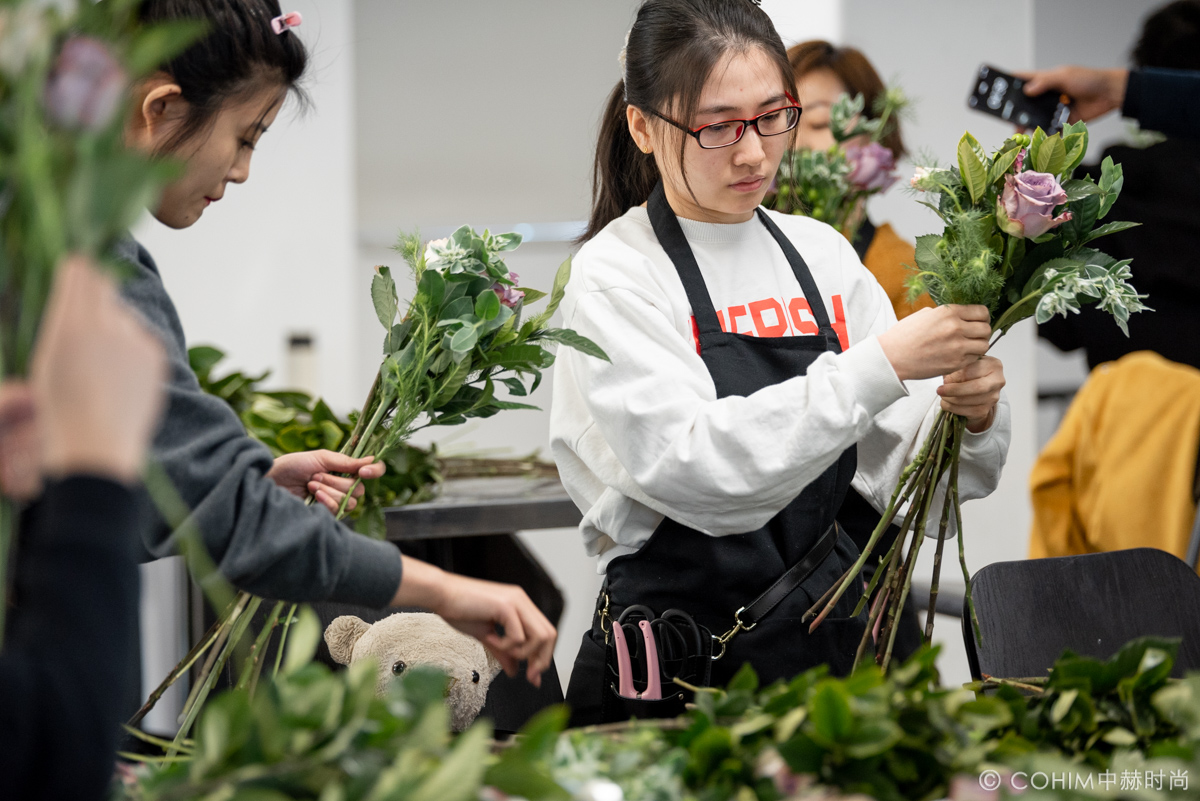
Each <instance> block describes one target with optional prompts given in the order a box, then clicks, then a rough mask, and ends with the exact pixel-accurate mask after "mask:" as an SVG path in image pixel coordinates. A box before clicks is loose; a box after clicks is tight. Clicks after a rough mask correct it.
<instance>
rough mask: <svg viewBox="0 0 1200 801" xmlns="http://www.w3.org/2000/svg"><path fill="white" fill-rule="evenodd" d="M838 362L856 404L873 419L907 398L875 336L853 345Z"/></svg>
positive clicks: (902, 385)
mask: <svg viewBox="0 0 1200 801" xmlns="http://www.w3.org/2000/svg"><path fill="white" fill-rule="evenodd" d="M837 363H838V370H839V372H841V373H842V374H843V375H845V376H846V378H847V380H848V381H849V383H850V385H851V387H853V389H854V396H855V398H856V399H857V400H858V403H859V404H860V405H862V406H863V408H865V409H866V410H867V412H868V413H869V414H871V415H872V416H874V415H876V414H878V413H879V412H881V411H883V410H884V409H886V408H887V407H889V406H891V405H892V404H893V403H895V402H896V401H898V400H900V399H901V398H903V397H905V396H907V395H908V390H907V389H906V388H905V386H904V382H903V381H901V380H900V379H899V378H898V377H897V376H896V370H895V369H894V368H893V367H892V363H891V362H889V361H888V358H887V355H886V354H884V352H883V346H882V345H880V344H879V339H878V338H876V337H867V338H866V339H864V340H862V341H861V342H859V343H857V344H855V345H852V346H851V347H850V348H849V349H848V350H846V351H844V352H843V353H841V354H840V355H839V356H838V357H837Z"/></svg>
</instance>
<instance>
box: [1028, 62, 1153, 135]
mask: <svg viewBox="0 0 1200 801" xmlns="http://www.w3.org/2000/svg"><path fill="white" fill-rule="evenodd" d="M1019 76H1020V77H1022V78H1024V79H1025V87H1024V91H1025V94H1027V95H1040V94H1042V93H1043V92H1052V91H1057V92H1062V93H1063V94H1065V95H1068V96H1069V97H1070V98H1071V118H1070V122H1078V121H1079V120H1084V121H1085V122H1086V121H1089V120H1094V119H1095V118H1096V117H1099V116H1101V115H1103V114H1107V113H1108V112H1110V111H1115V110H1117V109H1119V108H1121V106H1123V105H1124V104H1125V87H1126V86H1127V85H1128V84H1129V70H1122V69H1113V70H1098V69H1092V68H1090V67H1077V66H1062V67H1055V68H1053V69H1049V70H1040V71H1038V72H1028V73H1019Z"/></svg>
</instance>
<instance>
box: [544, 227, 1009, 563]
mask: <svg viewBox="0 0 1200 801" xmlns="http://www.w3.org/2000/svg"><path fill="white" fill-rule="evenodd" d="M768 213H769V214H771V216H772V219H773V220H774V221H775V222H776V224H778V225H779V227H780V229H782V231H783V233H784V234H785V235H786V236H787V237H788V238H789V239H790V240H791V241H792V243H793V244H794V245H795V247H796V250H797V251H799V252H800V254H801V255H802V256H803V257H804V259H805V261H806V262H807V264H808V267H809V270H810V271H811V272H812V275H813V278H814V279H815V281H816V284H817V287H818V288H819V289H820V292H821V296H822V298H823V299H824V301H825V306H826V310H827V313H828V315H829V319H830V320H831V321H832V323H833V327H834V329H835V330H836V331H837V333H838V336H839V337H840V339H841V344H842V351H843V352H842V353H840V354H834V353H824V354H822V355H821V356H820V357H818V358H817V360H816V361H815V362H813V364H812V365H810V366H809V368H808V372H807V374H806V375H804V376H797V377H795V378H791V379H788V380H787V381H784V382H782V383H779V384H776V385H774V386H769V387H766V388H764V389H762V390H759V391H758V392H755V393H754V394H752V395H750V396H748V397H727V398H722V399H720V400H718V399H717V395H716V389H715V387H714V385H713V381H712V378H711V376H710V375H709V372H708V368H707V367H705V365H704V362H703V361H702V360H701V358H700V356H699V355H698V353H697V350H696V341H695V336H694V334H693V320H692V311H691V304H690V303H689V302H688V298H687V294H686V293H685V291H684V288H683V284H682V282H681V281H680V279H679V275H678V273H677V272H676V270H675V267H674V265H673V264H672V263H671V260H670V259H669V258H668V256H667V254H666V252H665V251H664V250H663V249H662V247H661V246H660V245H659V243H658V239H657V237H656V236H655V235H654V230H653V228H651V226H650V219H649V216H648V215H647V212H646V209H645V208H641V207H639V208H633V209H630V210H629V211H628V212H627V213H626V214H625V215H624V216H622V217H621V218H619V219H617V220H614V221H613V222H612V223H610V224H609V225H608V226H607V227H605V228H604V230H603V231H601V232H600V233H599V234H598V235H596V237H595V238H593V239H592V240H591V241H590V242H588V243H587V244H586V245H584V246H583V248H581V249H580V251H579V253H578V255H576V257H575V259H574V264H573V267H572V274H571V281H570V283H569V284H568V286H567V292H566V297H565V298H564V299H563V303H562V306H561V310H562V314H563V321H564V325H565V326H566V327H568V328H572V329H574V330H576V331H578V332H579V333H580V334H583V335H584V336H586V337H588V338H590V339H592V340H593V341H594V342H596V343H597V344H598V345H599V346H600V347H601V348H603V349H604V351H605V352H606V353H607V354H608V356H609V358H610V359H612V362H611V363H608V362H605V361H602V360H600V359H595V358H592V357H589V356H584V355H581V354H579V353H578V352H577V351H574V350H568V349H565V348H563V349H561V350H560V351H559V355H558V360H557V362H556V365H555V368H554V398H553V402H552V406H551V414H550V445H551V452H552V454H553V456H554V460H555V461H556V462H557V463H558V468H559V473H560V475H561V477H562V481H563V485H564V486H565V487H566V489H567V492H568V493H569V494H570V495H571V498H572V499H574V501H575V503H576V504H577V505H578V506H579V508H580V510H581V511H582V512H583V514H584V517H583V522H582V523H581V524H580V532H581V533H582V534H583V540H584V546H585V547H586V549H587V552H588V553H589V554H591V555H594V556H597V557H599V559H598V570H599V572H601V573H603V572H604V571H605V569H606V567H607V565H608V563H609V562H610V561H611V560H612V559H614V558H615V557H617V556H620V555H622V554H627V553H632V552H633V551H636V550H637V549H638V548H639V547H641V546H642V545H643V544H644V543H645V542H646V541H647V540H648V539H649V538H650V535H651V534H653V532H654V530H655V528H657V527H658V525H659V523H660V522H662V520H663V517H664V516H667V517H670V518H671V519H673V520H676V521H678V522H680V523H683V524H684V525H686V526H689V527H690V528H693V529H696V530H697V531H701V532H703V533H705V534H709V535H712V536H723V535H726V534H741V533H745V532H748V531H754V530H756V529H758V528H760V527H762V526H763V525H764V524H766V523H767V521H769V520H770V519H771V518H772V517H774V516H775V515H776V514H777V513H778V512H779V511H780V510H782V509H783V508H784V507H785V506H787V504H788V503H790V502H791V500H792V499H793V498H795V497H796V496H797V495H799V494H800V491H801V490H803V489H804V488H805V487H806V486H807V485H808V484H809V483H810V482H812V481H813V480H814V479H815V478H817V477H818V476H819V475H820V474H821V473H822V472H824V471H825V469H826V468H828V467H829V466H830V465H831V464H833V463H834V462H835V461H836V460H837V458H838V456H839V455H840V454H841V453H842V451H844V450H845V449H846V448H848V447H849V446H851V445H853V444H855V443H857V444H858V470H857V472H856V473H855V476H854V481H853V487H854V488H855V489H856V490H858V491H859V492H860V493H861V494H862V495H863V497H864V498H866V499H867V500H868V501H869V502H870V503H871V505H872V506H874V507H875V508H876V509H877V510H880V511H882V510H883V509H884V508H886V506H887V504H888V501H889V500H890V498H891V494H892V491H893V489H894V488H895V484H896V481H897V479H898V478H899V475H900V471H901V470H903V468H904V467H905V466H906V465H907V464H908V462H909V461H910V460H911V458H912V457H913V456H915V455H916V452H917V451H918V450H919V449H920V447H921V444H922V443H923V441H924V438H925V435H926V433H927V432H928V430H929V428H930V426H931V425H932V424H933V419H934V416H935V414H936V412H937V410H938V408H940V404H939V402H938V400H939V399H938V396H937V395H936V388H937V386H938V385H939V384H940V383H941V379H940V378H939V379H930V380H925V381H909V382H906V383H902V382H901V381H900V380H899V379H898V378H897V377H896V373H895V371H894V370H893V369H892V366H891V363H890V362H888V360H887V358H886V356H884V353H883V348H882V347H880V345H879V341H878V339H877V338H876V337H877V336H878V335H879V334H880V333H882V332H883V331H885V330H887V329H888V328H889V327H890V326H892V325H894V324H895V323H896V316H895V313H894V312H893V310H892V304H891V303H890V302H889V301H888V298H887V295H886V294H884V291H883V288H882V287H880V286H879V283H878V282H877V281H876V280H875V278H874V276H872V275H871V273H870V272H868V271H867V269H866V268H865V267H863V265H862V263H861V262H860V261H859V259H858V256H857V254H856V253H855V252H854V249H853V248H852V247H851V246H850V244H849V243H848V242H847V241H846V239H845V238H844V237H843V236H842V235H841V234H839V233H838V232H837V231H835V230H834V229H833V228H831V227H830V226H828V225H826V224H824V223H821V222H817V221H816V220H813V219H811V218H808V217H799V216H792V215H784V214H777V213H775V212H768ZM679 223H680V225H681V226H682V227H683V231H684V234H685V235H686V236H687V239H688V242H689V243H690V245H691V247H692V251H693V252H694V254H695V256H696V261H697V263H698V264H699V265H700V271H701V273H702V274H703V275H704V281H705V283H706V284H707V285H708V291H709V294H710V296H711V299H712V302H713V306H714V307H715V308H716V309H717V315H718V318H719V320H720V322H721V325H722V327H724V328H725V330H727V331H728V330H733V331H736V332H738V333H743V334H752V335H754V336H795V335H797V334H803V335H811V334H816V333H817V326H816V323H815V322H814V321H813V317H812V314H811V313H810V312H809V310H808V309H809V307H808V302H807V301H806V300H805V298H804V294H803V292H802V290H801V289H800V286H799V283H798V282H797V280H796V277H795V274H794V273H793V272H792V269H791V267H790V265H789V264H788V262H787V259H786V257H785V256H784V255H783V251H782V250H781V249H780V247H779V245H778V244H777V243H776V242H775V240H774V239H773V238H772V237H771V235H770V233H769V232H768V231H767V229H766V228H765V227H764V226H763V224H762V223H761V222H759V220H758V219H757V218H754V219H751V220H749V221H747V222H744V223H738V224H733V225H719V224H713V223H701V222H696V221H694V220H686V219H683V218H680V219H679ZM1010 433H1011V416H1010V412H1009V408H1008V403H1007V401H1006V400H1005V399H1003V398H1001V401H1000V404H999V407H998V409H997V412H996V416H995V421H994V422H993V424H992V426H991V428H990V429H988V430H987V431H984V432H982V433H980V434H971V433H969V432H968V433H967V434H966V436H965V439H964V442H963V447H962V457H961V467H960V468H959V491H960V494H961V496H962V498H963V499H967V498H980V497H983V496H986V495H988V494H989V493H990V492H992V490H994V489H995V488H996V485H997V483H998V482H999V479H1000V470H1001V468H1002V467H1003V466H1004V460H1005V457H1006V455H1007V453H1008V444H1009V439H1010ZM939 508H940V506H939ZM933 533H934V534H936V531H935V532H933Z"/></svg>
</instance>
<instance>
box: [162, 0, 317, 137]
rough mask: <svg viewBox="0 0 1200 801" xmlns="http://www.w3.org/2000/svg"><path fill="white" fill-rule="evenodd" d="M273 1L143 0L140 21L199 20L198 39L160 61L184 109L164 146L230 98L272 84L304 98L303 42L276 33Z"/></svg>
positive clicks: (202, 123) (204, 122)
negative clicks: (202, 33)
mask: <svg viewBox="0 0 1200 801" xmlns="http://www.w3.org/2000/svg"><path fill="white" fill-rule="evenodd" d="M281 14H282V11H281V10H280V6H279V0H145V2H143V3H142V5H141V8H140V11H139V16H140V19H141V21H142V22H144V23H156V22H167V21H173V20H201V21H203V22H206V23H207V24H208V32H207V33H206V34H205V36H204V38H202V39H201V40H200V41H198V42H196V43H195V44H193V45H192V46H191V47H189V48H188V49H187V50H185V51H183V52H182V53H180V54H179V55H177V56H176V57H175V58H173V59H171V60H170V61H168V62H167V63H166V64H163V65H161V69H162V71H163V72H166V73H167V74H168V75H170V76H171V78H172V79H173V80H174V81H175V82H176V83H178V84H179V86H180V88H181V89H182V90H183V99H184V100H186V101H187V102H188V105H189V107H190V111H189V114H188V117H187V119H185V120H184V121H183V124H182V125H181V126H180V128H179V130H178V131H177V132H176V134H175V135H174V136H173V137H172V138H171V140H170V141H169V142H168V143H167V145H166V146H165V147H164V148H163V149H164V150H171V149H174V148H175V147H178V146H179V145H180V144H181V143H183V142H185V141H187V140H188V139H190V138H191V137H193V136H195V135H196V134H198V133H200V132H201V131H203V130H204V129H205V128H207V127H208V125H209V124H210V123H211V122H212V121H213V120H214V119H215V118H216V115H217V112H219V111H220V110H221V107H222V106H223V105H224V104H225V103H227V102H228V101H230V100H238V99H240V98H243V97H248V96H250V95H252V94H253V93H255V92H257V91H260V90H262V89H263V88H266V87H269V86H272V85H277V86H279V87H280V88H281V89H282V90H283V91H285V92H289V93H292V94H294V95H297V96H298V97H299V98H300V100H301V102H307V98H306V97H305V95H304V93H303V91H302V90H301V89H300V87H299V82H300V79H301V77H302V76H303V75H304V70H305V68H306V67H307V65H308V53H307V51H306V50H305V48H304V43H303V42H301V41H300V38H299V37H298V36H296V34H295V33H294V32H293V31H291V30H285V31H284V33H281V34H277V33H275V31H274V30H273V29H272V27H271V20H273V19H274V18H276V17H278V16H280V15H281Z"/></svg>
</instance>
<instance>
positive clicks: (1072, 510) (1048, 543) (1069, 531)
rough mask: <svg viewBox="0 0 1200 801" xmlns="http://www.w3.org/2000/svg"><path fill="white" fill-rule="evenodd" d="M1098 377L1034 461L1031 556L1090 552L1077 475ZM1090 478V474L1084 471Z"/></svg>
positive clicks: (1082, 391)
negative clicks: (1079, 503)
mask: <svg viewBox="0 0 1200 801" xmlns="http://www.w3.org/2000/svg"><path fill="white" fill-rule="evenodd" d="M1097 378H1098V376H1097V375H1095V374H1093V376H1092V378H1090V379H1089V380H1088V381H1087V383H1085V384H1084V385H1083V387H1082V388H1081V389H1080V390H1079V394H1077V395H1076V396H1075V400H1074V401H1073V402H1072V403H1071V406H1070V408H1069V409H1068V410H1067V414H1066V416H1065V417H1064V418H1063V421H1062V424H1061V425H1060V426H1059V428H1058V431H1057V432H1056V433H1055V434H1054V437H1053V438H1052V439H1051V440H1050V441H1049V442H1048V443H1046V447H1045V448H1043V449H1042V452H1041V453H1040V454H1039V455H1038V458H1037V461H1036V462H1034V465H1033V471H1032V472H1031V473H1030V476H1029V489H1030V493H1031V494H1032V497H1033V531H1032V532H1031V535H1030V538H1029V557H1030V558H1031V559H1040V558H1043V557H1046V556H1070V555H1073V554H1081V553H1087V552H1088V547H1087V543H1086V540H1085V538H1084V531H1083V526H1082V524H1081V522H1080V515H1079V511H1078V508H1077V500H1078V497H1079V496H1080V495H1081V494H1083V490H1084V488H1083V487H1082V486H1081V483H1082V481H1084V480H1086V479H1085V478H1084V476H1081V475H1079V474H1078V473H1077V472H1076V468H1077V467H1078V464H1079V460H1080V457H1081V456H1086V454H1084V453H1082V452H1081V451H1082V449H1083V448H1085V444H1084V439H1085V437H1084V433H1085V430H1086V427H1087V425H1088V422H1089V416H1090V414H1091V411H1092V404H1091V402H1090V401H1091V396H1092V394H1094V393H1096V392H1098V391H1100V389H1101V388H1100V387H1099V386H1098V384H1099V383H1100V382H1098V381H1097V380H1096V379H1097ZM1080 472H1081V473H1085V475H1087V474H1090V472H1091V471H1086V472H1085V471H1080Z"/></svg>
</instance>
